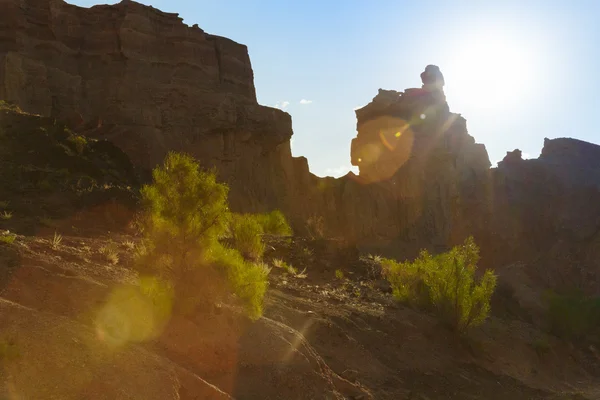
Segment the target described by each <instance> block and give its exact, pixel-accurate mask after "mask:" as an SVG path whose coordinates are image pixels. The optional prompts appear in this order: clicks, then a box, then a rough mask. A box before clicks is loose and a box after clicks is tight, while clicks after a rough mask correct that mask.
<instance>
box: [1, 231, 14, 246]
mask: <svg viewBox="0 0 600 400" xmlns="http://www.w3.org/2000/svg"><path fill="white" fill-rule="evenodd" d="M16 238H17V235H13V234H12V233H4V234H2V233H0V243H5V244H12V243H14V241H15V239H16Z"/></svg>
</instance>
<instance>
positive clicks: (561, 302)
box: [548, 290, 600, 340]
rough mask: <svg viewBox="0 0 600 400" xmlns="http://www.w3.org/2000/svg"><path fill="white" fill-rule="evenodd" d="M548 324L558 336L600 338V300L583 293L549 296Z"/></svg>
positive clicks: (551, 294)
mask: <svg viewBox="0 0 600 400" xmlns="http://www.w3.org/2000/svg"><path fill="white" fill-rule="evenodd" d="M548 323H549V328H550V331H551V332H552V333H553V334H555V335H556V336H558V337H560V338H563V339H569V340H582V339H586V338H592V337H595V338H596V339H598V338H599V337H600V336H599V334H600V298H598V297H587V296H585V294H583V293H582V292H581V291H578V290H576V291H573V292H569V293H565V294H557V293H550V294H549V295H548Z"/></svg>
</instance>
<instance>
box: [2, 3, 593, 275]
mask: <svg viewBox="0 0 600 400" xmlns="http://www.w3.org/2000/svg"><path fill="white" fill-rule="evenodd" d="M421 78H422V82H423V86H422V87H421V88H413V89H407V90H405V91H404V92H395V91H386V90H380V91H379V94H378V95H377V96H376V97H375V98H374V99H373V101H372V102H371V103H370V104H368V105H367V106H365V107H363V108H362V109H359V110H357V111H356V115H357V131H358V134H357V137H356V139H354V141H353V143H352V154H351V159H352V163H353V164H355V165H358V166H359V169H360V174H359V175H358V176H356V175H354V174H352V173H350V174H348V175H346V176H345V177H343V178H340V179H333V178H318V177H316V176H314V175H313V174H311V173H310V172H309V170H308V163H307V160H306V159H305V158H302V157H299V158H294V157H292V155H291V151H290V144H289V140H290V138H291V135H292V127H291V118H290V116H289V115H288V114H287V113H285V112H282V111H280V110H277V109H273V108H269V107H264V106H261V105H259V104H258V103H257V101H256V96H255V89H254V84H253V72H252V68H251V64H250V59H249V56H248V51H247V49H246V47H245V46H243V45H240V44H237V43H235V42H233V41H231V40H229V39H225V38H221V37H217V36H213V35H210V34H207V33H205V32H204V31H202V30H201V29H200V28H198V27H197V26H193V27H188V26H187V25H185V24H183V22H182V20H181V18H179V17H178V16H177V15H176V14H168V13H163V12H161V11H159V10H156V9H154V8H152V7H148V6H144V5H141V4H138V3H135V2H133V1H125V0H124V1H122V2H120V3H118V4H115V5H110V6H95V7H92V8H89V9H85V8H80V7H76V6H73V5H69V4H67V3H65V2H64V1H62V0H20V1H17V0H9V1H4V2H3V3H2V12H1V13H0V98H3V99H6V100H8V101H11V102H14V103H16V104H18V105H19V106H20V107H21V108H23V109H24V110H25V111H28V112H33V113H38V114H41V115H43V116H51V117H56V118H58V119H61V120H64V121H67V122H68V123H69V125H70V126H71V127H72V128H73V129H74V130H76V131H77V132H79V133H84V134H86V135H88V136H93V137H97V138H105V139H109V140H110V141H112V142H114V143H115V144H116V145H117V146H119V147H120V148H121V149H123V150H124V151H125V152H126V153H127V154H128V155H129V157H130V158H131V159H132V161H133V162H134V164H136V165H137V166H139V167H142V168H149V167H152V166H153V165H155V164H156V163H158V162H160V161H161V160H162V158H163V157H164V155H165V154H166V152H167V151H169V150H179V151H181V150H184V151H187V152H189V153H191V154H192V155H194V156H195V157H197V158H198V159H199V160H200V161H201V162H202V163H203V164H204V165H206V166H215V167H217V170H218V172H219V174H220V177H221V179H223V180H225V181H226V182H228V183H229V184H230V186H231V193H230V202H231V205H232V207H233V208H234V209H236V210H237V211H264V210H269V209H274V208H280V209H281V210H283V211H284V212H285V213H286V215H287V216H288V217H289V218H290V220H291V221H292V222H293V224H294V226H295V227H296V230H297V231H300V232H302V231H303V230H305V228H306V222H307V220H308V219H309V218H313V219H321V220H322V221H323V225H324V229H325V233H326V235H330V236H339V237H343V238H345V239H346V240H348V241H352V242H357V243H358V244H360V245H362V246H365V247H366V248H369V247H371V248H374V249H375V248H376V249H378V251H390V252H392V253H393V254H395V255H397V256H400V257H411V256H414V255H415V254H416V252H417V251H418V250H419V249H421V248H430V249H432V250H437V249H443V248H446V247H448V246H450V245H452V244H456V243H458V242H461V241H462V240H463V239H464V238H465V237H466V236H467V235H470V234H473V235H475V236H476V239H477V241H478V242H479V243H481V244H482V247H483V249H482V250H483V255H484V261H485V262H487V263H489V264H494V266H497V265H503V264H506V263H512V262H515V261H518V260H523V259H526V260H528V261H532V262H533V261H535V260H540V259H542V258H543V257H542V255H544V254H550V253H552V252H548V251H547V250H548V249H550V248H555V247H556V246H558V247H556V250H553V251H554V252H557V253H560V254H563V255H564V254H569V255H573V257H575V258H576V261H573V262H572V263H571V264H570V265H575V264H576V263H578V262H579V261H580V260H581V259H584V260H587V261H585V262H586V263H588V264H589V263H592V261H590V260H591V258H590V257H592V256H590V254H597V250H595V251H596V252H591V250H589V249H590V248H594V249H597V248H598V247H600V245H598V244H597V242H598V240H599V239H598V231H599V230H600V221H599V218H600V217H599V215H600V212H599V211H598V209H597V204H600V202H598V201H597V200H596V199H597V198H598V186H599V182H600V177H599V172H598V171H599V170H600V168H599V167H598V163H599V161H598V160H599V159H600V158H599V157H598V156H597V154H596V153H598V148H597V146H595V145H592V144H589V143H584V142H578V141H575V140H571V139H556V140H552V141H548V142H546V143H545V146H544V150H543V152H542V156H541V157H540V158H539V159H538V160H521V159H520V157H519V155H518V154H517V153H514V154H512V155H510V156H509V157H507V159H506V160H505V161H504V162H502V163H500V166H499V167H498V168H492V169H490V162H489V158H488V155H487V152H486V150H485V147H484V145H482V144H478V143H476V142H475V139H474V138H473V137H472V136H471V135H469V133H468V131H467V126H466V120H465V119H464V118H463V117H462V116H461V115H460V114H455V113H452V112H450V109H449V107H448V104H447V103H446V100H445V96H444V94H443V86H444V80H443V76H442V75H441V72H440V71H439V69H438V68H437V67H435V66H428V67H427V69H426V70H425V71H424V73H423V74H422V75H421ZM574 205H576V206H574ZM557 243H563V244H562V245H560V246H559V245H558V244H557ZM590 246H591V247H590ZM571 247H573V248H571ZM565 248H568V250H565ZM584 248H585V250H582V249H584ZM552 254H554V253H552ZM575 254H577V256H575ZM569 257H570V256H569ZM588 282H589V280H588Z"/></svg>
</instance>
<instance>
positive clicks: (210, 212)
mask: <svg viewBox="0 0 600 400" xmlns="http://www.w3.org/2000/svg"><path fill="white" fill-rule="evenodd" d="M153 178H154V179H153V183H152V184H151V185H146V186H144V187H143V188H142V199H143V204H144V209H145V213H144V214H143V216H141V218H139V224H140V231H141V232H142V233H143V240H142V242H141V243H140V245H139V246H137V248H136V257H135V259H136V266H137V269H138V270H140V272H142V273H145V274H148V275H152V276H155V277H157V278H158V279H160V280H161V281H162V282H167V283H168V285H169V287H170V288H171V289H170V290H171V291H172V293H174V297H175V298H174V302H173V307H174V308H175V309H176V310H177V311H179V312H182V313H188V312H193V311H194V310H195V309H196V308H197V307H198V306H200V305H206V306H210V305H211V304H214V302H215V301H218V300H219V299H220V298H222V297H223V296H224V295H225V294H226V293H227V292H232V293H233V294H235V295H236V297H237V298H238V299H240V300H241V301H242V303H243V304H244V306H245V307H246V310H247V311H248V314H249V316H250V317H251V318H258V317H260V315H261V313H262V302H263V297H264V294H265V292H266V290H267V286H268V280H267V277H268V273H269V270H268V269H267V268H266V267H264V265H263V264H262V263H254V262H251V261H248V260H246V259H244V257H243V256H242V254H240V251H239V250H238V249H237V248H227V247H224V246H223V245H222V243H221V241H220V240H221V239H223V238H225V237H226V236H227V233H228V231H233V235H232V236H233V238H234V242H235V243H234V245H240V243H242V244H241V246H242V248H243V249H244V250H246V251H247V252H248V254H249V255H252V256H256V255H257V254H259V253H260V255H262V251H264V245H262V247H261V246H258V245H256V243H257V240H258V241H261V234H262V231H263V228H262V226H261V225H260V224H259V223H258V222H257V219H256V217H253V216H248V217H245V216H238V215H235V216H234V215H231V213H230V212H229V209H228V203H227V193H228V187H227V186H226V185H225V184H222V183H218V182H217V180H216V175H215V173H214V172H207V171H203V170H202V169H201V168H200V166H199V164H198V163H197V162H196V161H195V160H194V159H193V158H192V157H190V156H187V155H183V154H179V153H169V154H168V155H167V158H166V159H165V162H164V165H163V166H161V167H157V168H155V169H154V171H153ZM232 226H233V228H232ZM261 244H262V242H261ZM244 246H245V247H244ZM252 246H255V247H252ZM261 248H262V249H263V250H260V249H261ZM259 250H260V251H259Z"/></svg>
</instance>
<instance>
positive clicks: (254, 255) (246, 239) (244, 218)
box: [229, 214, 265, 260]
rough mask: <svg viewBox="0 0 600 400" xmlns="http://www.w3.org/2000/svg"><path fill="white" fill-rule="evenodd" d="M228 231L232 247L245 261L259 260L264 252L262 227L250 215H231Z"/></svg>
mask: <svg viewBox="0 0 600 400" xmlns="http://www.w3.org/2000/svg"><path fill="white" fill-rule="evenodd" d="M229 231H230V235H231V238H232V240H233V245H234V247H235V248H236V249H238V250H239V251H240V252H241V253H242V255H243V256H244V257H245V258H246V259H250V260H260V259H261V258H262V256H263V253H264V252H265V244H264V243H263V240H262V235H263V233H264V229H263V226H262V225H261V223H260V221H259V219H258V218H257V217H256V216H254V215H251V214H232V215H231V221H230V223H229Z"/></svg>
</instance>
